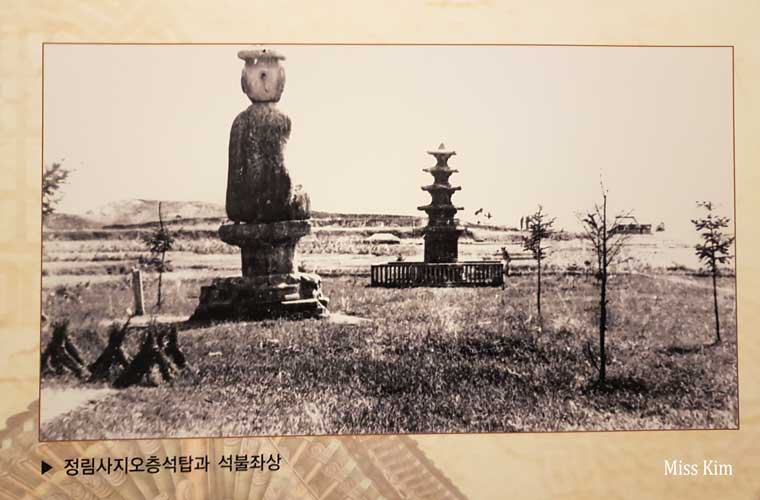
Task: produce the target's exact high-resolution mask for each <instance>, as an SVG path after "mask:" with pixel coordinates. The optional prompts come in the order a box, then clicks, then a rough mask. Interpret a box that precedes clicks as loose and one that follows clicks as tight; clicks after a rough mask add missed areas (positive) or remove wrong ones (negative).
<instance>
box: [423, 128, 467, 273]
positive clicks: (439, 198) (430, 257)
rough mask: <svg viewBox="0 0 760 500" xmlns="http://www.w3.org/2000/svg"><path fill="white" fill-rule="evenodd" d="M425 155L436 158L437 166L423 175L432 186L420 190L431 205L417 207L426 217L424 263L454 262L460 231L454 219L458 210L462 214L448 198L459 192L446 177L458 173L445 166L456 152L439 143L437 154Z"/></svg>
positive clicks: (432, 152) (426, 170)
mask: <svg viewBox="0 0 760 500" xmlns="http://www.w3.org/2000/svg"><path fill="white" fill-rule="evenodd" d="M428 154H430V155H433V156H434V157H435V160H436V164H435V166H434V167H431V168H426V169H423V171H424V172H429V173H430V174H431V175H432V176H433V183H432V184H430V185H428V186H422V190H423V191H427V192H428V193H430V196H431V198H432V199H431V201H430V204H428V205H424V206H422V207H417V209H418V210H424V211H425V212H426V213H427V215H428V223H427V226H425V228H424V229H423V234H424V238H425V262H427V263H431V264H442V263H449V262H456V261H457V257H458V248H457V247H458V243H459V237H460V236H461V235H462V232H463V229H462V228H460V227H458V226H457V222H458V221H457V219H455V218H454V216H455V215H456V213H457V210H462V207H456V206H454V204H453V203H452V202H451V195H453V194H454V193H455V192H457V191H459V190H460V189H462V188H461V187H459V186H452V185H451V184H449V177H450V176H451V174H453V173H455V172H457V170H456V169H453V168H451V167H449V165H448V161H449V158H451V157H452V156H454V155H455V154H456V151H452V150H448V149H446V146H444V145H443V143H442V144H441V145H440V146H439V147H438V149H437V150H435V151H428Z"/></svg>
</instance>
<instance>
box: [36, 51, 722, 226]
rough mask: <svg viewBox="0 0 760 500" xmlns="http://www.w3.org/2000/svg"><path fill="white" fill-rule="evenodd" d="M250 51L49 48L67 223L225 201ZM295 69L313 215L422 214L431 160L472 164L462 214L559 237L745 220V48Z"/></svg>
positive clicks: (305, 58)
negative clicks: (737, 102) (738, 114)
mask: <svg viewBox="0 0 760 500" xmlns="http://www.w3.org/2000/svg"><path fill="white" fill-rule="evenodd" d="M242 48H248V47H243V46H233V45H221V46H219V45H217V46H171V45H164V46H108V45H105V46H103V45H101V46H88V45H47V46H46V47H45V68H44V70H45V89H44V92H45V114H44V128H45V134H44V161H45V163H51V162H53V161H58V160H60V159H64V164H65V165H66V166H67V167H69V168H73V169H75V170H76V172H75V173H74V174H72V176H71V177H70V182H69V184H68V185H67V186H66V188H65V190H64V198H63V200H62V202H61V204H60V206H59V211H61V212H69V213H83V212H86V211H87V210H89V209H92V208H96V207H98V206H101V205H103V204H106V203H108V202H111V201H115V200H122V199H131V198H142V199H158V200H200V201H213V202H219V203H223V202H224V196H225V188H226V176H227V147H228V140H229V129H230V125H231V124H232V120H233V119H234V118H235V116H236V115H237V114H238V113H239V112H240V111H242V110H243V109H245V108H246V107H247V106H248V105H249V101H248V98H247V97H246V96H245V95H243V93H242V92H241V90H240V70H241V68H242V66H243V61H241V60H240V59H238V58H237V51H238V50H240V49H242ZM268 48H273V49H275V50H277V51H279V52H281V53H282V54H283V55H284V56H285V57H286V58H287V59H286V60H285V61H284V62H283V65H284V66H285V71H286V74H287V82H286V85H285V92H284V95H283V98H282V100H281V101H280V103H279V105H278V106H279V108H280V110H282V111H283V112H285V113H286V114H288V115H289V116H290V118H291V120H292V133H291V137H290V141H289V142H288V144H287V146H286V150H285V162H286V165H287V167H288V169H289V170H290V172H291V175H292V177H293V178H294V181H295V182H296V183H299V184H302V185H303V186H304V188H305V189H306V191H307V192H308V193H309V194H310V196H311V199H312V207H313V208H314V209H316V210H325V211H333V212H371V213H393V214H417V215H424V213H423V212H419V211H417V210H416V207H417V206H419V205H424V204H426V203H428V201H429V195H427V194H426V193H425V192H423V191H421V190H420V186H422V185H423V184H428V183H429V182H430V180H431V177H430V175H429V174H426V173H424V172H422V169H423V168H426V167H429V166H432V165H433V164H434V160H433V158H432V157H431V156H429V155H427V154H426V153H425V152H426V151H427V150H430V149H434V148H436V147H437V146H438V144H439V143H440V142H445V144H446V146H448V147H450V148H452V149H454V150H456V151H457V156H455V157H453V158H452V159H451V161H450V162H449V164H450V165H451V166H452V167H454V168H457V169H459V170H460V172H459V173H457V174H454V175H453V176H452V178H451V182H452V184H455V185H460V186H462V190H461V191H460V192H458V193H456V194H455V195H454V201H455V202H456V204H457V205H460V206H464V207H465V211H464V213H462V214H460V218H461V219H465V220H473V219H474V218H473V212H474V211H475V210H476V209H478V208H481V207H482V208H484V209H485V210H486V211H490V212H491V213H492V214H493V219H492V221H493V222H495V223H500V224H509V225H513V226H517V225H518V224H519V219H520V216H521V215H524V214H527V213H530V212H532V211H535V209H536V206H537V205H538V204H539V203H540V204H542V205H543V207H544V209H545V211H547V212H549V213H550V214H552V215H555V216H556V217H557V225H558V226H559V227H564V228H567V229H570V230H575V229H577V227H578V224H577V219H576V216H575V214H576V212H579V211H582V210H584V209H587V208H590V207H591V205H592V204H593V203H594V202H595V201H597V200H598V199H599V178H600V175H602V176H603V178H604V182H605V185H606V187H607V189H608V190H609V193H610V198H609V199H610V206H611V210H612V211H615V210H628V209H631V210H633V213H634V215H636V216H637V218H638V219H639V221H640V222H642V223H652V224H657V223H658V222H661V221H662V222H665V224H666V226H667V229H668V231H669V232H671V233H672V234H673V235H674V236H676V235H688V234H691V233H693V228H692V225H691V223H690V222H689V219H690V218H692V217H693V216H694V215H695V214H696V213H698V212H696V213H695V209H694V207H695V201H696V200H713V201H714V202H716V203H717V205H718V207H719V209H720V211H721V212H722V213H723V214H725V215H728V216H733V213H732V211H733V163H732V102H731V90H732V88H731V85H732V83H731V49H730V48H611V47H516V46H514V47H510V46H494V47H461V46H459V47H457V46H438V47H422V46H417V47H413V46H402V47H398V46H270V47H268Z"/></svg>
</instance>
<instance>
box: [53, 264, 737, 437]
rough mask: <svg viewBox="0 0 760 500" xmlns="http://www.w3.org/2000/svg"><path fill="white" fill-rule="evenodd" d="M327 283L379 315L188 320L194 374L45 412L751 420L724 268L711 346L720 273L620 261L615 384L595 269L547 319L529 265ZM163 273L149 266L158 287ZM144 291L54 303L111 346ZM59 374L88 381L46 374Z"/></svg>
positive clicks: (445, 424) (226, 431)
mask: <svg viewBox="0 0 760 500" xmlns="http://www.w3.org/2000/svg"><path fill="white" fill-rule="evenodd" d="M324 284H325V288H326V293H327V295H328V296H330V297H331V299H332V300H333V302H332V305H331V308H332V309H333V310H339V311H341V312H344V313H349V314H355V315H359V316H364V317H367V318H371V319H372V320H373V321H372V322H371V323H366V324H361V325H342V324H334V323H328V322H320V321H315V320H310V321H303V322H291V321H284V320H282V321H269V322H261V323H237V324H232V323H230V324H217V325H211V326H207V327H202V328H193V329H188V330H185V331H183V332H181V334H180V344H181V345H182V348H183V350H184V351H185V353H186V355H187V357H188V360H189V361H190V362H191V363H192V364H193V366H194V369H195V372H194V373H186V374H185V375H184V376H183V377H181V378H180V379H178V380H176V381H175V382H174V383H173V384H169V385H164V386H161V387H158V388H143V387H134V388H129V389H126V390H122V391H119V393H118V394H116V395H113V396H109V397H107V398H106V399H104V400H102V401H101V402H100V403H99V404H97V405H89V406H87V407H83V408H80V409H77V410H75V411H73V412H70V413H67V414H65V415H62V416H60V417H58V418H57V419H54V420H52V421H51V422H49V423H48V424H46V425H45V426H44V428H43V430H42V435H43V437H44V438H45V439H62V438H66V439H71V438H97V439H100V438H107V437H136V436H144V437H148V436H154V437H155V436H181V435H184V436H188V435H252V434H321V433H331V434H334V433H386V432H387V433H396V432H491V431H495V432H504V431H567V430H602V429H674V428H735V427H736V426H737V408H738V403H737V380H736V334H735V332H736V325H735V320H734V318H735V315H734V312H735V311H734V304H735V302H734V295H733V279H730V278H727V279H725V280H724V281H722V282H721V307H722V310H721V313H722V317H721V323H722V325H723V326H724V332H723V337H724V342H723V343H722V344H721V345H719V346H715V347H706V346H705V344H707V343H709V342H710V341H711V340H712V319H711V318H712V312H711V309H710V308H711V291H710V288H709V286H708V282H707V280H704V279H701V278H691V277H679V278H677V279H675V278H670V277H666V276H614V277H613V278H612V281H611V283H610V287H611V290H610V294H611V304H610V311H611V316H610V331H609V334H608V339H609V340H608V346H609V353H610V365H609V368H608V374H609V377H610V381H609V384H608V385H606V386H604V387H598V386H597V385H596V384H594V382H593V381H594V379H595V370H594V368H593V366H592V365H591V363H590V362H589V359H588V358H587V357H586V355H585V354H584V352H585V350H586V344H587V343H588V342H591V344H592V346H593V345H595V339H596V332H595V320H596V317H595V315H596V305H597V304H596V301H597V297H596V295H595V289H594V282H593V280H592V279H591V278H587V277H584V276H560V275H558V276H552V277H548V278H547V280H546V288H545V290H546V291H545V295H544V300H543V303H542V305H543V309H544V310H545V318H544V329H543V331H542V332H539V329H538V328H537V322H536V320H535V318H533V317H532V316H531V311H533V310H534V309H533V308H534V305H533V295H532V293H533V277H532V276H521V277H515V278H513V279H512V280H510V282H509V285H508V286H507V287H506V289H504V290H501V289H493V288H489V289H411V290H381V289H370V288H367V287H366V286H365V285H366V281H365V280H363V279H355V278H336V279H332V278H327V279H325V283H324ZM199 286H200V283H199V282H197V281H185V282H181V281H180V282H176V283H172V284H171V285H170V287H169V288H168V289H167V290H166V291H165V293H166V295H167V296H168V297H169V301H168V302H167V303H166V305H165V309H164V311H163V312H164V313H165V314H181V315H189V314H190V312H191V311H192V310H193V308H194V306H195V304H196V301H197V298H196V297H197V293H198V287H199ZM153 288H154V287H153V286H152V282H150V281H149V282H148V283H147V284H146V289H147V291H148V297H147V299H146V300H147V302H148V303H151V301H152V300H153V299H152V294H153ZM74 296H76V297H79V298H80V299H76V298H72V297H74ZM129 303H130V291H129V289H128V287H126V284H121V283H111V284H102V285H91V286H89V287H87V288H81V289H79V290H68V291H62V290H59V291H58V292H53V293H52V295H47V296H46V297H45V304H44V311H45V313H46V314H47V315H48V317H49V318H51V319H52V318H57V317H62V316H66V317H69V318H71V320H72V327H73V328H74V329H75V330H76V331H75V333H74V338H75V339H76V340H77V342H78V343H79V346H80V348H81V349H82V351H83V352H84V356H85V357H86V358H87V359H88V360H94V359H95V356H96V355H97V353H99V350H100V349H102V347H103V346H104V345H105V335H106V333H105V331H104V330H105V329H103V328H100V329H99V330H98V331H94V329H95V325H97V323H98V321H99V320H100V319H101V318H104V317H117V316H123V315H124V309H125V308H126V307H127V304H129ZM88 330H89V331H90V333H85V332H86V331H88ZM47 335H48V333H47V332H44V334H43V337H46V336H47ZM134 337H136V335H133V338H132V339H131V340H130V342H131V343H130V346H129V348H130V349H132V351H131V352H132V353H134V348H135V343H136V341H137V340H136V338H134ZM43 340H44V339H43ZM212 353H213V354H212ZM217 353H219V354H217ZM48 384H63V385H69V384H71V385H73V384H79V382H77V381H74V380H66V379H63V380H61V379H57V380H52V379H45V380H43V386H46V385H48Z"/></svg>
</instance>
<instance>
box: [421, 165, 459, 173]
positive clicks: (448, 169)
mask: <svg viewBox="0 0 760 500" xmlns="http://www.w3.org/2000/svg"><path fill="white" fill-rule="evenodd" d="M422 171H423V172H428V173H431V174H437V173H445V174H455V173H457V172H459V170H457V169H455V168H451V167H449V166H448V165H447V166H445V167H439V166H438V165H436V166H434V167H430V168H423V169H422Z"/></svg>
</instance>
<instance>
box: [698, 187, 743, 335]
mask: <svg viewBox="0 0 760 500" xmlns="http://www.w3.org/2000/svg"><path fill="white" fill-rule="evenodd" d="M697 206H698V207H702V208H704V209H705V210H706V211H707V213H706V214H705V216H704V217H702V218H701V219H692V221H691V222H692V224H694V227H695V228H696V230H697V232H698V233H699V235H700V236H701V237H702V242H701V243H697V244H696V245H695V247H694V249H695V250H696V254H697V257H699V260H700V261H701V262H702V268H703V270H704V271H706V272H709V273H710V276H712V285H713V305H714V310H715V344H719V343H720V341H721V340H720V316H719V315H718V283H717V281H718V279H717V278H718V276H719V275H720V266H721V265H722V264H727V263H728V262H729V261H730V260H731V258H732V256H731V254H730V253H729V252H730V251H731V245H732V244H733V242H734V237H733V236H731V235H729V234H727V233H725V232H724V231H723V230H724V229H726V228H728V224H729V222H730V219H729V218H728V217H722V216H719V215H716V214H714V213H713V204H712V203H711V202H709V201H700V202H697Z"/></svg>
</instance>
